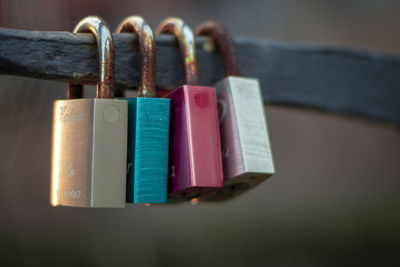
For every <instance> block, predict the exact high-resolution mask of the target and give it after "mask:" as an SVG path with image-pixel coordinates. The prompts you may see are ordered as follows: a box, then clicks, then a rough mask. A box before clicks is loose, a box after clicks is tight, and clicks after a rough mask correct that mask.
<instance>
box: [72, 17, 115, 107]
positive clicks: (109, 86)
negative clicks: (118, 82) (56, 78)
mask: <svg viewBox="0 0 400 267" xmlns="http://www.w3.org/2000/svg"><path fill="white" fill-rule="evenodd" d="M83 32H89V33H93V34H94V36H95V37H96V41H97V49H98V54H97V57H98V61H99V70H98V77H97V91H96V97H97V98H114V42H113V38H112V35H111V31H110V30H109V28H108V27H107V25H106V23H105V22H104V20H103V19H102V18H100V17H97V16H89V17H86V18H84V19H82V20H81V21H79V22H78V24H77V25H76V26H75V28H74V30H73V33H83ZM79 91H80V92H79ZM80 97H82V85H77V84H69V85H68V91H67V98H69V99H72V98H80Z"/></svg>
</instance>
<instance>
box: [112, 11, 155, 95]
mask: <svg viewBox="0 0 400 267" xmlns="http://www.w3.org/2000/svg"><path fill="white" fill-rule="evenodd" d="M115 31H116V32H117V33H121V32H133V33H136V34H137V38H138V43H139V49H140V60H141V67H140V68H141V69H140V83H139V87H138V96H139V97H154V96H155V95H156V90H155V86H154V84H155V54H156V52H155V51H156V45H155V41H154V34H153V30H152V29H151V27H150V26H149V25H148V24H147V22H146V21H145V20H144V19H143V18H142V17H140V16H130V17H127V18H125V19H124V20H123V21H122V22H121V23H120V24H119V25H118V27H117V29H116V30H115Z"/></svg>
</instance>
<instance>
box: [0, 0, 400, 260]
mask: <svg viewBox="0 0 400 267" xmlns="http://www.w3.org/2000/svg"><path fill="white" fill-rule="evenodd" d="M399 11H400V2H399V1H396V0H381V1H374V0H365V1H360V0H324V1H322V0H305V1H295V0H283V1H272V0H271V1H257V0H247V1H239V0H202V1H187V0H186V1H184V0H181V1H178V0H168V1H161V0H156V1H150V0H140V1H133V0H130V1H128V0H123V1H118V0H114V1H107V0H102V1H100V0H98V1H83V0H73V1H72V0H71V1H67V0H59V1H54V0H0V25H1V26H2V27H9V28H17V29H25V30H46V31H56V30H60V31H70V30H71V29H72V28H73V27H74V25H75V24H76V23H77V22H78V21H79V19H81V18H82V17H84V16H87V15H92V14H97V15H100V16H102V17H103V18H105V19H106V20H107V21H108V22H109V24H110V26H112V28H115V26H116V25H117V24H118V23H119V21H120V20H121V19H122V18H124V17H125V16H128V15H133V14H139V15H142V16H143V17H144V18H145V19H146V20H147V21H148V22H149V23H150V24H151V25H153V26H156V25H157V23H158V22H159V21H160V20H161V19H162V18H164V17H167V16H172V15H174V16H180V17H182V18H184V19H185V21H186V22H187V23H188V24H189V25H192V26H193V27H194V26H195V25H196V24H197V23H199V22H201V21H204V20H206V19H216V20H220V21H221V22H223V23H224V24H225V25H227V26H228V28H229V29H230V30H231V32H232V33H233V34H234V35H235V36H244V37H249V38H268V39H275V40H279V41H282V42H289V43H301V44H307V45H328V46H331V47H332V46H341V47H343V46H344V47H348V48H352V49H358V50H364V51H371V52H374V53H376V52H378V53H386V54H395V55H396V54H397V55H399V54H400V27H399V25H400V16H399V14H400V12H399ZM265 64H268V62H265ZM399 75H400V73H399ZM0 86H1V89H0V264H1V265H3V264H4V265H6V266H11V265H28V266H35V265H38V266H64V265H65V266H70V265H77V264H80V265H105V266H110V265H111V266H118V265H133V266H264V265H270V266H339V265H340V266H353V265H363V266H370V265H371V266H399V264H400V259H399V257H400V212H399V211H400V209H399V208H400V194H399V191H400V179H399V178H400V160H399V159H400V131H399V128H398V127H395V126H392V125H387V124H383V123H379V122H375V121H369V120H365V119H360V118H354V117H344V116H342V115H337V114H336V115H335V114H325V113H322V112H317V111H312V110H307V109H300V108H290V107H279V106H271V105H267V106H266V108H267V115H268V124H269V128H270V137H271V141H272V146H273V152H274V156H275V163H276V171H277V173H276V175H275V176H273V177H272V178H270V179H269V180H268V181H266V182H264V183H263V184H261V185H260V186H258V187H257V188H255V189H254V190H252V191H250V192H248V193H246V194H244V195H242V196H240V197H237V198H235V199H233V200H232V201H229V202H226V203H221V204H209V203H203V202H200V204H199V205H196V206H193V205H191V204H189V203H187V204H181V205H175V206H165V205H164V206H150V207H145V206H142V205H136V206H128V207H127V208H125V209H77V208H52V207H50V205H49V185H50V183H49V181H50V175H49V173H50V148H51V147H50V146H51V109H52V102H53V101H54V100H55V99H61V98H64V97H65V84H62V83H58V82H54V81H44V80H35V79H29V78H22V77H12V76H0ZM399 104H400V103H399Z"/></svg>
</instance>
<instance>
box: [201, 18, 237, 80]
mask: <svg viewBox="0 0 400 267" xmlns="http://www.w3.org/2000/svg"><path fill="white" fill-rule="evenodd" d="M195 32H196V35H197V36H201V35H204V36H207V37H210V38H211V39H212V41H213V42H214V43H215V45H216V46H217V47H218V49H219V51H220V54H221V57H222V62H223V65H224V73H225V76H240V75H241V73H240V69H239V63H238V59H237V56H236V52H235V46H234V44H233V41H232V37H231V35H230V33H229V31H228V30H227V29H226V28H225V27H224V26H223V25H222V24H221V23H219V22H218V21H213V20H209V21H206V22H204V23H202V24H200V25H199V26H197V27H196V30H195Z"/></svg>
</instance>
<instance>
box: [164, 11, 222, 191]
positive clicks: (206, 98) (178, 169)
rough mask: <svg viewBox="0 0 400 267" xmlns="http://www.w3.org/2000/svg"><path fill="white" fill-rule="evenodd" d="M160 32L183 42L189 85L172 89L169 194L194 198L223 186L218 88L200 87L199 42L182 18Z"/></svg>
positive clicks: (166, 24) (165, 23) (182, 47)
mask: <svg viewBox="0 0 400 267" xmlns="http://www.w3.org/2000/svg"><path fill="white" fill-rule="evenodd" d="M157 33H158V34H161V33H172V34H174V35H175V36H176V37H177V39H178V42H179V46H180V49H181V53H182V59H183V63H184V70H185V83H186V84H185V85H183V86H181V87H179V88H178V89H176V90H174V91H172V92H171V93H170V94H169V95H168V98H169V99H171V127H170V128H171V134H170V136H171V138H170V140H171V141H170V158H169V160H170V172H169V197H170V198H182V197H183V198H194V197H199V196H202V195H206V194H209V193H210V192H212V191H215V190H216V189H218V188H221V187H222V186H223V174H222V160H221V151H220V136H219V127H218V110H217V98H216V93H215V89H214V88H212V87H203V86H198V85H197V83H198V71H197V62H196V43H195V38H194V34H193V32H192V31H191V29H190V28H189V27H188V26H187V25H186V24H185V23H184V22H183V21H182V20H181V19H179V18H167V19H165V20H163V21H162V22H161V23H160V25H159V27H158V29H157Z"/></svg>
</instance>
